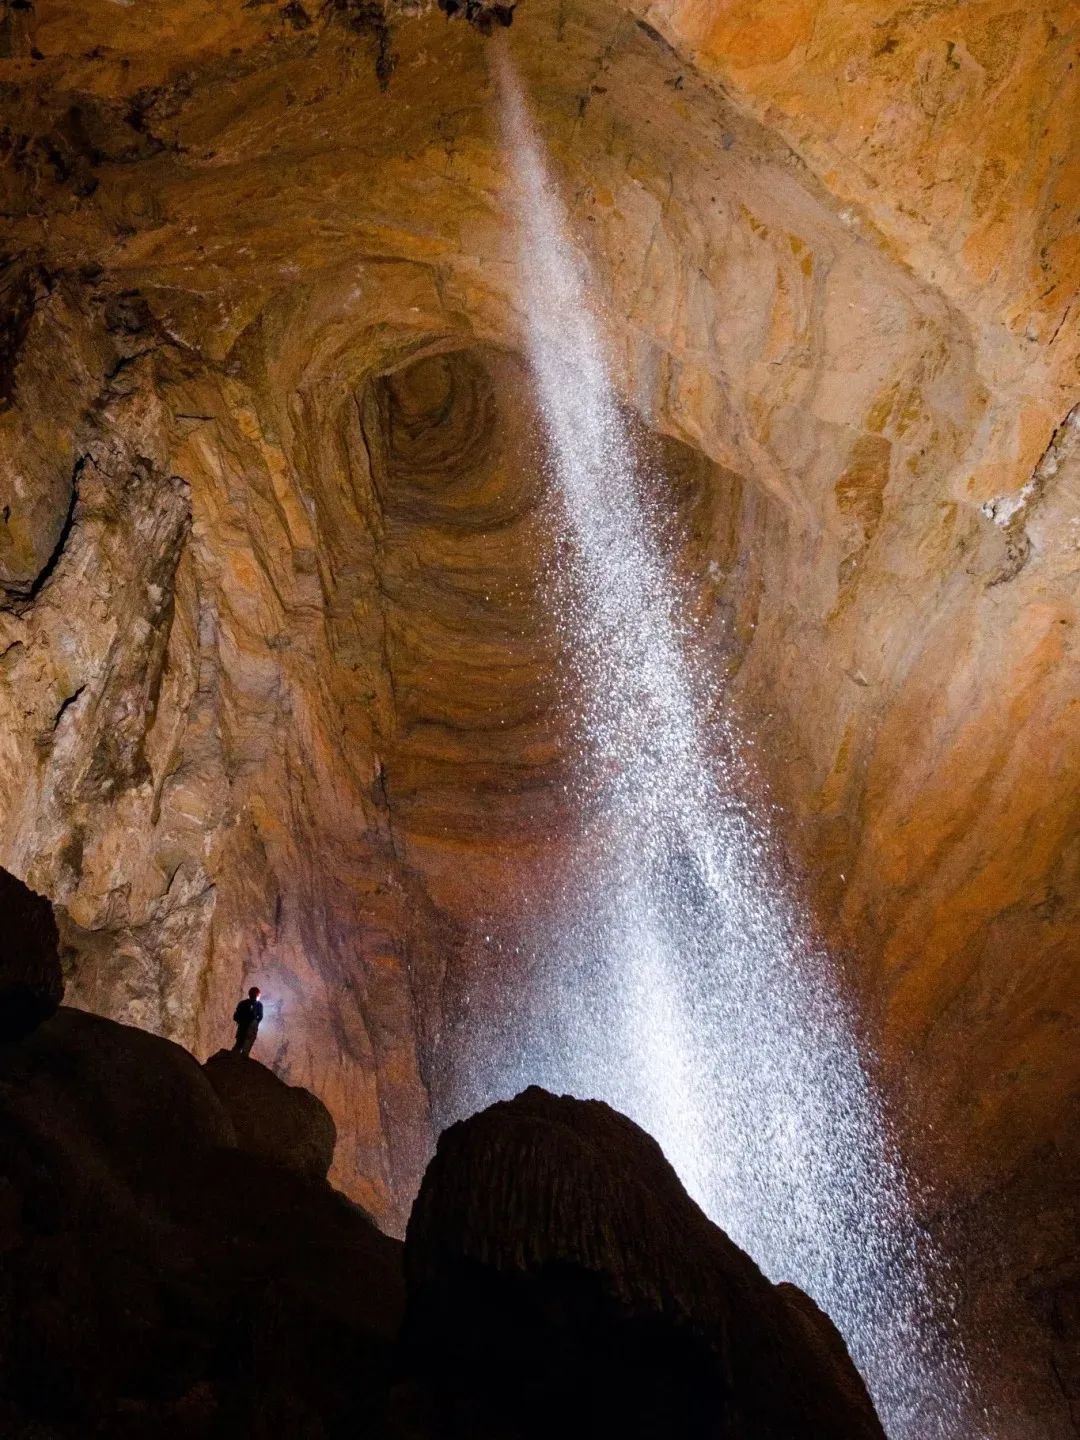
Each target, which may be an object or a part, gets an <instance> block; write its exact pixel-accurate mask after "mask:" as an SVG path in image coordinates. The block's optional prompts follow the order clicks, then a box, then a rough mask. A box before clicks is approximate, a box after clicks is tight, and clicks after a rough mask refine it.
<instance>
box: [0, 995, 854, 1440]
mask: <svg viewBox="0 0 1080 1440" xmlns="http://www.w3.org/2000/svg"><path fill="white" fill-rule="evenodd" d="M241 1067H243V1069H244V1072H245V1073H244V1076H243V1078H241V1076H240V1074H239V1071H240V1069H241ZM261 1070H262V1067H261V1066H259V1065H258V1064H257V1062H254V1061H252V1060H248V1059H244V1058H242V1057H234V1056H219V1057H215V1058H214V1060H213V1061H211V1062H210V1063H209V1065H208V1066H206V1067H200V1066H199V1064H198V1063H197V1061H196V1060H195V1059H194V1057H193V1056H191V1055H190V1054H188V1053H187V1052H186V1051H185V1050H183V1049H182V1048H181V1047H180V1046H178V1045H174V1044H173V1043H172V1042H171V1041H168V1040H163V1039H161V1038H160V1037H158V1036H155V1035H151V1034H148V1033H147V1032H145V1031H141V1030H137V1029H135V1028H133V1027H131V1026H126V1025H118V1024H117V1023H115V1022H114V1021H111V1020H107V1019H104V1018H102V1017H100V1016H96V1015H89V1014H85V1013H83V1012H81V1011H78V1010H72V1009H61V1010H60V1011H59V1012H58V1013H57V1014H56V1015H54V1016H53V1017H52V1018H51V1019H49V1020H48V1021H46V1022H45V1023H44V1024H43V1025H41V1026H40V1027H39V1028H38V1029H37V1030H36V1031H35V1032H34V1033H33V1034H31V1035H28V1036H26V1037H24V1038H22V1039H20V1040H16V1041H10V1042H7V1043H3V1044H0V1142H2V1143H0V1429H2V1431H3V1434H4V1435H5V1437H10V1440H83V1437H87V1436H102V1437H108V1440H116V1437H128V1440H144V1437H145V1440H150V1437H160V1436H169V1437H171V1440H209V1437H216V1436H224V1435H228V1434H242V1435H244V1436H248V1437H251V1440H271V1437H273V1440H313V1437H319V1440H353V1437H355V1436H357V1435H381V1436H386V1437H387V1440H390V1437H397V1440H406V1437H411V1440H458V1437H461V1440H465V1437H468V1440H484V1437H486V1436H495V1435H498V1436H500V1437H508V1436H520V1437H530V1436H537V1437H540V1436H548V1435H550V1434H551V1433H552V1427H553V1426H556V1427H557V1428H558V1431H559V1433H560V1434H565V1435H570V1436H574V1435H579V1434H580V1435H582V1436H584V1435H586V1434H587V1435H589V1436H594V1435H596V1434H598V1433H600V1434H606V1433H615V1432H616V1431H617V1433H619V1434H620V1435H623V1436H626V1437H645V1436H656V1437H657V1440H659V1437H661V1436H663V1437H665V1440H673V1437H676V1436H687V1437H690V1436H694V1437H704V1436H712V1435H715V1436H716V1437H717V1440H720V1437H729V1436H733V1435H738V1436H740V1437H745V1440H790V1437H791V1436H792V1435H793V1434H795V1433H798V1434H800V1435H802V1436H805V1437H806V1440H881V1437H882V1432H881V1429H880V1426H879V1425H878V1423H877V1421H876V1419H875V1417H874V1414H873V1410H872V1408H871V1406H870V1402H869V1400H868V1398H867V1396H866V1392H865V1389H864V1388H863V1386H862V1383H861V1381H860V1380H859V1377H858V1375H857V1374H856V1372H855V1370H854V1367H853V1366H852V1364H851V1361H850V1360H849V1358H848V1356H847V1353H846V1351H845V1350H844V1347H843V1343H842V1341H840V1339H839V1337H838V1336H837V1334H836V1332H835V1331H834V1330H833V1329H832V1327H831V1325H830V1323H829V1321H828V1320H827V1319H826V1317H825V1316H823V1315H822V1314H821V1313H820V1312H819V1311H817V1310H816V1309H815V1308H814V1307H813V1306H812V1305H811V1304H810V1302H809V1301H808V1300H807V1299H806V1297H805V1296H801V1295H799V1294H798V1292H791V1293H789V1287H773V1286H771V1285H770V1284H769V1283H768V1282H767V1281H766V1280H765V1279H764V1278H763V1276H762V1275H761V1274H760V1273H759V1272H758V1271H757V1269H756V1267H755V1266H754V1264H753V1262H752V1261H751V1260H750V1259H749V1258H748V1257H747V1256H745V1255H743V1254H742V1253H741V1252H740V1251H739V1250H738V1249H736V1247H735V1246H733V1245H732V1244H731V1243H730V1242H729V1241H728V1240H727V1239H726V1238H725V1237H724V1236H723V1235H722V1234H721V1232H720V1231H718V1230H717V1229H716V1228H715V1227H714V1226H712V1225H710V1224H709V1222H708V1221H707V1220H705V1218H704V1216H702V1215H701V1213H700V1212H699V1211H698V1210H697V1209H696V1207H695V1206H694V1205H693V1204H692V1203H691V1202H690V1201H689V1199H688V1198H687V1196H686V1195H685V1193H684V1192H683V1190H682V1187H681V1186H680V1184H679V1182H678V1180H677V1179H676V1177H675V1175H674V1173H673V1171H672V1170H671V1168H670V1166H669V1165H668V1164H667V1162H666V1161H665V1160H664V1158H663V1156H662V1154H661V1153H660V1151H659V1149H658V1147H657V1146H656V1145H655V1143H654V1142H653V1141H651V1140H650V1139H649V1137H648V1136H646V1135H645V1134H644V1133H643V1132H641V1131H640V1130H638V1129H637V1127H636V1126H634V1125H632V1124H631V1123H630V1122H629V1121H628V1120H625V1119H624V1118H623V1117H622V1116H620V1115H618V1114H616V1113H615V1112H614V1111H612V1110H609V1109H608V1108H607V1107H606V1106H603V1105H598V1104H595V1103H593V1104H583V1103H581V1102H578V1101H573V1100H567V1099H561V1100H560V1099H557V1098H556V1097H554V1096H552V1095H548V1094H546V1093H545V1092H542V1091H538V1090H532V1091H529V1092H527V1093H526V1094H525V1095H523V1096H520V1097H519V1098H518V1099H517V1100H516V1101H513V1102H511V1103H508V1104H502V1105H497V1106H495V1107H493V1108H492V1109H491V1110H489V1111H487V1112H485V1113H484V1114H481V1115H479V1116H477V1117H475V1118H474V1119H473V1120H471V1121H470V1122H468V1123H467V1124H465V1125H459V1126H457V1127H455V1128H454V1129H452V1130H451V1131H450V1132H448V1134H447V1135H446V1136H445V1137H444V1140H443V1143H442V1144H441V1146H440V1149H439V1153H438V1154H437V1156H436V1158H435V1159H434V1160H433V1161H432V1164H431V1167H430V1169H429V1171H428V1174H427V1177H426V1179H425V1182H424V1185H423V1188H422V1190H421V1196H420V1199H419V1201H418V1204H417V1207H416V1210H415V1212H414V1215H413V1219H412V1221H411V1223H410V1230H409V1239H408V1244H407V1249H406V1254H407V1269H408V1279H409V1288H408V1296H407V1311H406V1310H405V1309H404V1308H403V1302H404V1301H405V1300H406V1296H405V1293H404V1288H403V1285H402V1280H403V1275H402V1258H403V1257H402V1251H401V1246H400V1244H399V1243H398V1242H396V1241H394V1240H391V1239H388V1238H387V1237H386V1236H384V1235H381V1234H380V1233H379V1232H378V1231H377V1230H376V1229H375V1227H374V1226H373V1225H372V1223H371V1222H370V1220H369V1219H368V1218H367V1217H366V1216H365V1215H363V1213H362V1212H361V1211H359V1210H358V1208H357V1207H356V1206H355V1205H352V1204H351V1203H350V1202H349V1201H348V1200H346V1199H345V1198H344V1197H343V1196H341V1195H340V1194H338V1193H337V1192H335V1191H333V1190H332V1189H331V1188H330V1187H329V1186H328V1185H327V1184H326V1183H325V1181H324V1180H323V1179H322V1178H321V1174H310V1173H309V1174H307V1175H305V1174H303V1173H300V1170H301V1168H308V1169H309V1170H310V1168H311V1159H312V1156H311V1154H310V1153H306V1154H305V1153H302V1152H301V1151H300V1150H299V1149H298V1147H297V1144H296V1143H295V1134H294V1132H295V1129H296V1122H297V1116H298V1115H301V1114H302V1115H303V1116H304V1117H305V1120H306V1122H307V1123H308V1125H310V1122H311V1118H312V1114H313V1107H314V1106H315V1105H317V1103H318V1102H316V1101H315V1100H314V1097H313V1096H308V1097H306V1100H305V1098H304V1097H303V1096H300V1095H298V1094H296V1093H295V1091H290V1090H289V1088H288V1087H286V1086H284V1085H282V1084H281V1083H280V1082H279V1081H277V1080H276V1079H274V1077H273V1076H269V1077H266V1076H263V1075H260V1071H261ZM234 1071H236V1072H237V1073H233V1072H234ZM224 1076H228V1077H229V1078H228V1079H227V1080H226V1079H223V1077H224ZM219 1090H220V1091H222V1092H223V1093H224V1094H225V1104H224V1105H223V1104H222V1103H221V1102H220V1101H219V1099H218V1091H219ZM238 1097H239V1098H238ZM230 1116H235V1117H236V1120H237V1122H238V1126H239V1129H240V1132H241V1133H240V1143H239V1144H237V1135H236V1131H235V1129H234V1124H233V1120H232V1119H231V1118H230ZM274 1133H277V1134H279V1135H282V1136H288V1135H289V1134H290V1133H293V1134H294V1142H293V1143H292V1144H291V1145H289V1146H288V1147H284V1148H282V1150H281V1153H279V1154H278V1155H277V1156H270V1155H269V1154H267V1153H266V1147H265V1146H264V1145H261V1144H259V1143H257V1142H256V1143H255V1144H254V1145H253V1144H252V1137H253V1136H257V1135H269V1134H274ZM298 1162H303V1166H301V1165H300V1163H298ZM328 1163H329V1156H328V1155H326V1154H321V1155H320V1156H319V1159H318V1164H317V1166H316V1167H314V1168H315V1169H316V1170H317V1171H319V1172H321V1171H322V1170H324V1169H325V1167H326V1165H328ZM403 1319H404V1332H403V1335H400V1336H399V1330H400V1327H401V1325H402V1322H403Z"/></svg>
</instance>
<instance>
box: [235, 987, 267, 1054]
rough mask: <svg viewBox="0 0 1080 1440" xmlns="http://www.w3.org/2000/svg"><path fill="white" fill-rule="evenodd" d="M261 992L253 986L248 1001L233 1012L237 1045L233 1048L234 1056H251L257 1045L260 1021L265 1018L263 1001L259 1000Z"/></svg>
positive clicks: (241, 1002)
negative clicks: (252, 1049) (252, 1048)
mask: <svg viewBox="0 0 1080 1440" xmlns="http://www.w3.org/2000/svg"><path fill="white" fill-rule="evenodd" d="M260 993H261V992H260V990H259V987H258V986H257V985H252V987H251V989H250V990H249V991H248V993H247V999H246V1000H241V1001H240V1004H239V1005H237V1007H236V1009H235V1010H234V1011H233V1017H232V1018H233V1019H234V1020H235V1021H236V1044H235V1045H234V1046H233V1054H234V1055H250V1054H251V1047H252V1046H253V1045H254V1044H255V1036H256V1035H258V1033H259V1021H260V1020H261V1019H262V1018H263V1007H262V1001H261V1000H260V999H259V995H260Z"/></svg>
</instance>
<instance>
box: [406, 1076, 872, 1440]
mask: <svg viewBox="0 0 1080 1440" xmlns="http://www.w3.org/2000/svg"><path fill="white" fill-rule="evenodd" d="M405 1265H406V1285H407V1294H408V1300H407V1309H406V1326H405V1332H404V1337H403V1367H404V1369H403V1373H404V1375H405V1377H406V1379H405V1380H404V1381H403V1383H402V1385H401V1387H400V1388H399V1390H398V1391H397V1393H396V1396H395V1412H394V1423H395V1424H396V1425H397V1426H398V1428H397V1430H396V1431H393V1432H392V1433H395V1434H399V1435H412V1434H423V1435H432V1436H439V1437H446V1440H459V1437H460V1440H465V1437H468V1440H486V1437H491V1440H494V1437H496V1436H498V1437H500V1440H509V1437H521V1440H532V1437H536V1440H541V1437H543V1440H550V1437H551V1436H552V1435H556V1434H557V1435H560V1436H564V1437H565V1436H582V1437H585V1436H589V1437H595V1436H597V1435H618V1436H619V1437H620V1440H644V1437H657V1440H659V1437H664V1440H677V1437H678V1440H681V1437H685V1440H690V1437H695V1440H698V1437H714V1436H715V1437H717V1440H720V1437H739V1440H795V1437H798V1440H883V1431H882V1429H881V1426H880V1424H879V1422H878V1420H877V1417H876V1416H875V1414H874V1410H873V1407H872V1405H871V1403H870V1400H869V1397H868V1395H867V1393H866V1389H865V1387H864V1386H863V1384H862V1381H861V1380H860V1378H859V1376H858V1374H857V1372H856V1371H855V1368H854V1366H853V1365H852V1363H851V1360H850V1358H849V1357H848V1356H847V1353H846V1351H845V1349H844V1346H843V1342H842V1341H841V1339H840V1337H839V1335H838V1334H837V1332H836V1331H835V1329H834V1328H833V1327H832V1326H831V1325H830V1324H829V1322H828V1321H827V1320H826V1319H825V1317H824V1316H823V1315H821V1313H820V1312H819V1311H817V1310H816V1307H811V1309H812V1310H813V1312H814V1316H816V1317H817V1318H816V1319H814V1318H808V1316H809V1311H807V1310H806V1309H805V1308H804V1307H803V1306H802V1304H801V1302H799V1303H794V1302H793V1301H792V1300H791V1299H790V1298H789V1296H788V1294H787V1293H786V1291H781V1290H780V1289H779V1288H778V1287H776V1286H774V1285H772V1284H771V1283H770V1282H769V1281H768V1280H767V1279H766V1278H765V1277H764V1276H763V1275H762V1274H761V1272H760V1271H759V1270H758V1268H757V1266H756V1265H755V1264H754V1263H753V1261H752V1260H751V1259H750V1258H749V1257H748V1256H747V1255H745V1254H744V1253H743V1252H742V1251H741V1250H740V1249H739V1248H738V1247H737V1246H736V1245H734V1244H733V1243H732V1242H731V1241H730V1240H729V1239H728V1238H727V1236H725V1235H724V1234H723V1232H722V1231H721V1230H719V1229H718V1228H717V1227H716V1226H715V1225H713V1224H712V1223H711V1222H710V1221H709V1220H708V1219H707V1218H706V1216H705V1215H704V1214H702V1212H701V1211H700V1210H699V1209H698V1207H697V1206H696V1205H695V1204H694V1203H693V1201H692V1200H691V1199H690V1198H689V1196H688V1195H687V1194H686V1192H685V1190H684V1189H683V1187H682V1185H681V1183H680V1182H679V1180H678V1177H677V1176H676V1175H675V1172H674V1171H673V1170H672V1168H671V1166H670V1165H669V1164H668V1162H667V1161H666V1160H665V1158H664V1156H663V1154H662V1152H661V1150H660V1147H659V1146H658V1145H657V1144H656V1143H655V1141H653V1140H652V1139H650V1137H649V1136H648V1135H646V1134H645V1133H644V1132H643V1131H642V1130H640V1129H639V1128H638V1127H637V1126H636V1125H634V1124H633V1123H632V1122H631V1121H629V1120H627V1119H626V1118H625V1117H624V1116H622V1115H619V1114H618V1113H617V1112H615V1111H614V1110H612V1109H610V1108H609V1107H608V1106H606V1105H603V1104H600V1103H599V1102H596V1101H587V1102H586V1101H579V1100H573V1099H569V1098H567V1097H562V1098H558V1097H556V1096H554V1095H550V1094H548V1093H547V1092H546V1091H543V1090H539V1089H536V1088H532V1089H529V1090H527V1091H525V1092H524V1094H522V1095H519V1096H518V1097H517V1099H516V1100H513V1101H509V1102H505V1103H502V1104H498V1105H493V1106H492V1107H491V1108H490V1109H488V1110H486V1111H484V1112H482V1113H481V1114H479V1115H476V1116H473V1117H472V1118H471V1119H469V1120H467V1121H464V1122H462V1123H461V1124H458V1125H455V1126H453V1127H451V1129H449V1130H448V1131H447V1132H446V1133H445V1134H444V1135H443V1136H442V1138H441V1140H440V1142H439V1147H438V1153H437V1155H436V1157H435V1159H434V1160H433V1161H432V1163H431V1165H430V1166H429V1167H428V1171H427V1174H426V1175H425V1177H424V1181H423V1184H422V1186H421V1190H420V1194H419V1196H418V1198H417V1201H416V1204H415V1206H414V1208H413V1213H412V1218H411V1220H410V1222H409V1228H408V1233H407V1236H406V1242H405ZM806 1305H807V1306H809V1305H810V1302H809V1301H807V1302H806ZM826 1327H827V1330H826ZM826 1334H827V1335H828V1339H827V1340H826V1339H825V1338H824V1337H825V1336H826Z"/></svg>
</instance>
